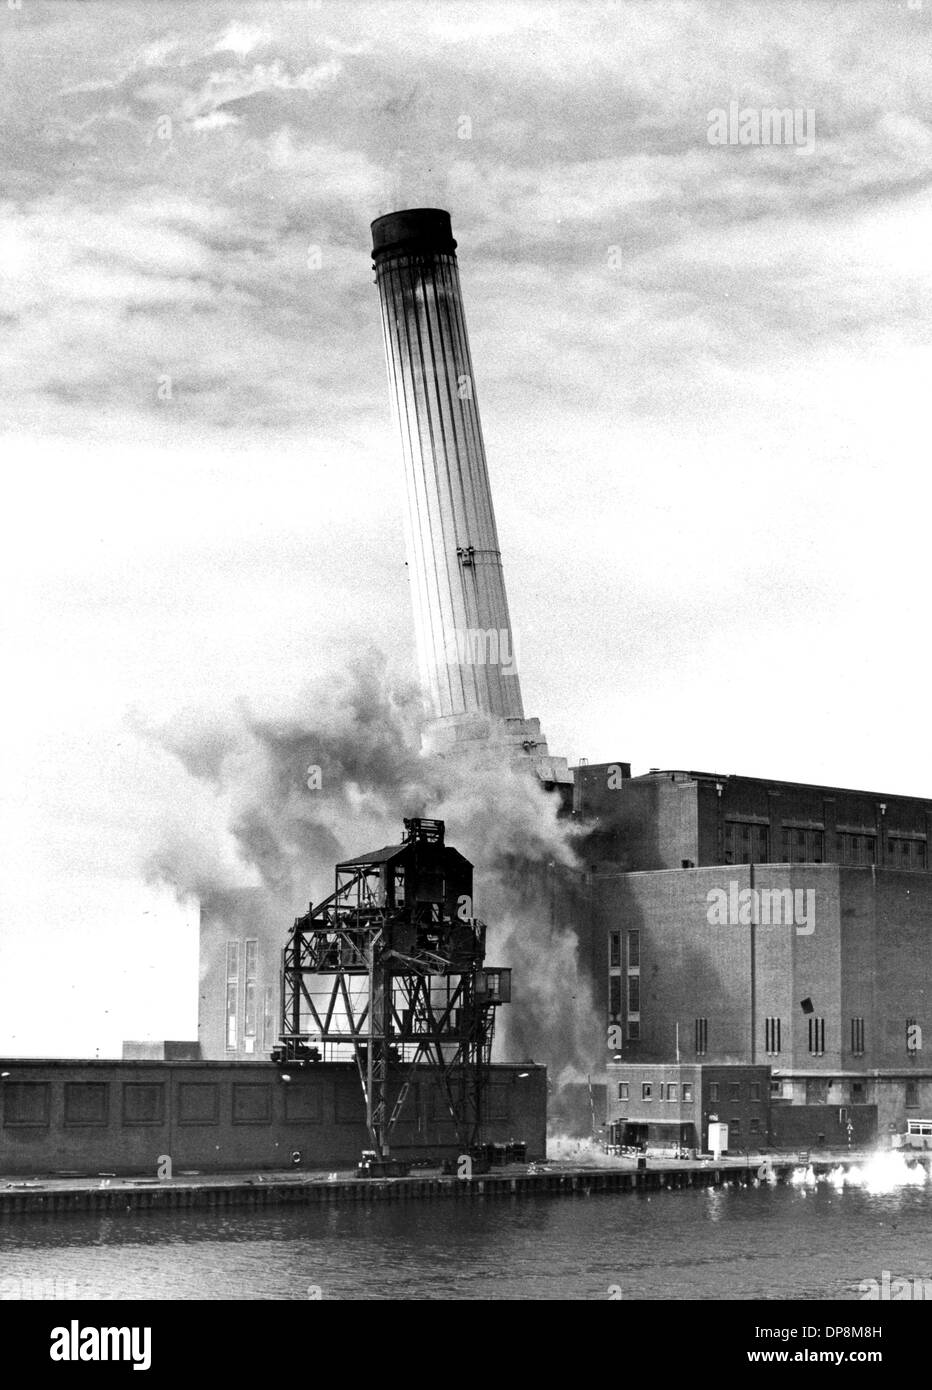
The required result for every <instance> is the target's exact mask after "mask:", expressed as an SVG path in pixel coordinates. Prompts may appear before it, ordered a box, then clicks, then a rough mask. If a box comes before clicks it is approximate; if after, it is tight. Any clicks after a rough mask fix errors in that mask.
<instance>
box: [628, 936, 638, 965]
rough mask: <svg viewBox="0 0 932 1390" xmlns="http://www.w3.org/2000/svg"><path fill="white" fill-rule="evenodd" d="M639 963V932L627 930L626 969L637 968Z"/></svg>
mask: <svg viewBox="0 0 932 1390" xmlns="http://www.w3.org/2000/svg"><path fill="white" fill-rule="evenodd" d="M640 965H641V933H640V932H639V931H629V932H628V969H629V970H638V969H639V968H640Z"/></svg>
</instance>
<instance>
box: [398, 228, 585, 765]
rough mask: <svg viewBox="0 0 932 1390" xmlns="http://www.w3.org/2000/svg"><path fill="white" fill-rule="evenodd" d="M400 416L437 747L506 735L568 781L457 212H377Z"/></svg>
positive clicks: (519, 752)
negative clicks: (528, 682) (479, 389)
mask: <svg viewBox="0 0 932 1390" xmlns="http://www.w3.org/2000/svg"><path fill="white" fill-rule="evenodd" d="M372 247H373V250H372V259H373V261H374V262H375V276H376V283H377V284H378V287H379V296H380V299H381V304H382V328H383V331H384V335H385V356H386V360H387V364H388V380H389V391H390V395H391V403H392V412H393V415H394V417H395V422H396V425H397V428H398V432H399V435H400V439H401V451H402V456H403V458H404V466H405V479H406V485H407V504H408V505H407V516H406V537H407V550H408V569H409V574H410V578H411V590H412V597H413V603H414V621H415V628H416V636H417V651H418V661H419V665H420V672H421V683H422V686H423V689H424V692H425V695H426V697H427V699H428V702H429V705H430V708H431V712H432V715H433V718H432V719H431V720H430V722H429V724H428V726H427V728H426V729H425V741H426V743H427V744H428V746H430V747H433V748H437V749H440V750H443V749H449V748H451V747H453V746H455V745H457V744H469V743H474V742H475V741H477V740H486V741H496V740H498V741H502V742H504V743H505V744H507V746H508V749H509V753H510V754H511V755H512V756H514V757H515V758H520V759H527V760H530V762H531V764H532V765H533V766H534V767H535V769H536V770H537V771H538V772H539V774H540V776H541V777H543V778H544V779H545V780H547V781H570V780H572V779H571V776H570V775H569V774H568V773H567V772H566V763H565V760H564V759H560V758H551V757H550V756H549V755H548V752H547V743H546V740H545V739H544V737H543V735H542V734H541V732H540V721H539V720H537V719H525V717H524V706H523V704H522V701H521V686H520V682H519V680H518V671H517V653H516V650H515V642H514V636H513V633H512V628H511V620H510V618H509V614H508V600H507V597H506V595H505V579H504V575H503V573H502V558H501V552H500V550H499V544H498V532H497V530H496V526H495V513H494V510H493V507H492V493H491V489H490V487H489V475H488V470H487V467H486V460H485V446H484V444H483V442H482V427H481V425H480V423H479V406H478V402H477V398H476V380H475V374H474V372H473V366H472V358H471V357H470V353H469V340H468V338H467V335H466V319H465V316H464V314H463V301H462V296H461V294H460V282H459V271H458V269H457V264H456V242H455V241H454V239H453V230H452V227H451V225H450V214H449V213H448V212H443V211H441V210H440V209H439V208H412V209H409V210H407V211H405V212H392V213H388V214H387V215H386V216H384V217H379V218H376V220H375V221H374V222H373V224H372Z"/></svg>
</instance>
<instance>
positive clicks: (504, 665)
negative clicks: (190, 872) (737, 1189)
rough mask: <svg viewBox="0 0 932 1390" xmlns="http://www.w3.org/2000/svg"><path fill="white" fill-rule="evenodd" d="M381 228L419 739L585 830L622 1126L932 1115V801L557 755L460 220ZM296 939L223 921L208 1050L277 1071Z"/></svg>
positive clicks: (229, 916) (739, 1130) (614, 1110)
mask: <svg viewBox="0 0 932 1390" xmlns="http://www.w3.org/2000/svg"><path fill="white" fill-rule="evenodd" d="M372 236H373V252H372V256H373V262H374V266H375V278H376V284H377V286H378V291H379V298H380V305H381V313H382V327H383V335H384V342H385V353H386V362H387V367H388V380H389V395H390V401H391V406H392V412H393V416H394V421H395V426H396V430H397V436H398V442H399V446H400V451H401V457H402V461H403V466H404V475H405V488H406V503H407V505H406V513H405V519H406V543H407V554H408V567H409V575H410V580H411V590H412V604H413V616H414V635H415V641H416V647H417V653H418V661H419V668H420V673H421V680H422V684H423V690H424V695H425V700H426V702H427V705H428V709H429V718H428V720H427V723H426V727H425V744H426V746H428V747H430V748H432V749H439V750H442V751H445V752H446V753H448V754H449V755H451V756H455V754H456V752H457V750H460V751H462V750H464V749H468V748H470V747H474V746H476V745H479V744H485V745H488V744H491V745H495V746H498V747H499V748H500V749H501V751H502V756H503V757H507V758H508V759H509V760H510V761H512V762H516V763H517V764H518V765H519V766H524V767H526V768H527V770H528V773H529V774H530V775H536V776H537V777H538V778H539V779H540V780H541V782H542V784H543V785H544V786H545V787H546V788H548V789H549V790H550V791H551V792H552V793H553V794H554V795H557V796H559V797H560V799H561V805H562V807H563V809H564V812H565V814H567V815H572V816H573V817H574V818H575V819H576V821H577V822H578V823H579V825H580V827H581V828H583V829H584V832H585V833H584V835H583V837H582V839H581V841H580V855H581V858H582V860H583V867H582V868H581V869H580V870H578V871H568V870H560V871H554V869H553V867H552V866H549V865H542V866H541V873H542V875H547V876H548V883H549V891H550V894H551V902H552V904H553V913H554V919H555V920H559V921H560V923H561V924H563V925H566V926H571V927H572V928H573V929H574V931H575V933H576V937H577V940H578V942H579V952H580V957H581V959H582V961H583V963H584V965H585V966H586V968H587V969H588V971H589V973H590V975H591V978H592V981H593V982H594V985H595V992H596V998H597V1006H596V1007H597V1008H598V1010H599V1013H600V1014H601V1015H602V1016H603V1017H604V1019H605V1023H606V1050H605V1052H604V1054H602V1055H600V1056H595V1057H593V1058H592V1059H591V1077H592V1082H593V1084H594V1087H595V1088H596V1089H597V1090H599V1091H600V1092H601V1088H603V1087H604V1095H605V1097H606V1104H605V1114H604V1119H605V1122H606V1126H607V1127H608V1131H609V1132H610V1134H611V1135H612V1137H613V1138H614V1139H615V1141H616V1142H626V1141H627V1142H636V1143H642V1142H644V1141H645V1140H647V1141H648V1142H651V1143H660V1144H670V1145H673V1146H682V1145H684V1144H686V1145H687V1146H689V1147H704V1146H705V1144H706V1142H707V1138H708V1125H709V1123H711V1122H719V1123H722V1122H724V1123H727V1124H728V1125H729V1126H730V1142H732V1143H733V1144H734V1145H735V1146H736V1147H741V1146H743V1145H746V1144H751V1145H758V1146H759V1145H764V1144H767V1143H770V1144H773V1145H782V1146H792V1145H798V1144H806V1145H809V1144H812V1145H815V1144H820V1143H825V1144H826V1145H829V1144H831V1145H836V1146H837V1145H839V1144H845V1143H848V1142H852V1143H863V1142H866V1141H867V1140H869V1139H874V1138H877V1137H882V1136H885V1135H889V1134H891V1133H893V1132H902V1131H905V1129H906V1127H907V1124H908V1123H909V1121H910V1120H912V1119H917V1118H919V1117H929V1116H932V1069H930V1067H929V1066H928V1064H924V1060H923V1059H924V1056H925V1054H924V1052H923V1046H922V1038H923V1030H926V1031H929V1030H932V1012H930V1008H929V987H930V982H932V878H930V876H929V867H930V865H929V848H928V847H929V835H930V823H932V801H925V800H920V799H917V798H907V797H899V796H893V795H887V794H878V793H871V792H857V791H849V790H845V789H840V788H833V787H818V786H807V785H802V784H797V783H787V782H779V781H772V780H767V779H756V778H750V777H740V776H734V775H728V776H722V775H717V774H712V773H699V772H688V771H666V772H661V771H657V770H653V771H651V772H650V773H648V774H646V775H643V776H637V777H632V776H631V768H630V764H628V763H624V762H617V763H605V764H600V765H598V766H590V765H587V764H581V765H580V766H579V767H576V768H574V769H572V770H570V769H568V768H567V764H566V761H565V760H564V759H562V758H559V757H555V756H554V755H552V754H551V753H550V751H549V749H548V747H547V742H546V739H545V738H544V736H543V735H542V734H541V732H540V722H539V720H536V719H527V718H525V715H524V707H523V702H522V696H521V689H520V682H519V678H518V672H517V665H516V661H515V649H514V640H513V634H512V628H511V619H510V616H509V610H508V603H507V597H506V593H505V583H504V575H503V568H502V561H501V553H500V547H499V540H498V534H497V529H496V524H495V517H494V509H493V505H492V494H491V487H490V483H489V475H488V468H487V463H486V457H485V449H484V444H483V439H482V430H481V425H480V421H479V410H478V394H477V386H476V379H475V374H474V369H473V363H472V359H471V355H470V350H469V343H468V338H467V333H466V325H465V315H464V310H463V303H462V295H461V290H460V282H459V272H458V268H457V261H456V254H455V252H456V242H455V240H454V238H453V233H452V226H451V222H450V217H449V214H448V213H446V212H444V211H442V210H440V209H431V208H426V209H425V208H421V209H413V210H406V211H401V212H397V213H391V214H389V215H387V216H385V217H380V218H378V219H377V220H376V221H375V222H374V223H373V225H372ZM281 944H282V943H281V934H280V931H279V928H278V925H277V923H276V920H275V915H274V913H273V912H270V910H269V903H268V901H267V900H266V899H265V898H263V895H262V894H261V893H257V894H256V895H255V896H254V897H253V898H252V900H251V902H249V901H247V899H245V898H244V899H242V900H241V901H240V902H238V903H233V902H231V903H229V904H227V905H226V907H225V908H224V907H223V906H222V905H221V907H220V910H217V906H216V905H211V904H207V905H205V911H204V915H203V919H202V981H203V983H202V1015H201V1030H200V1041H201V1048H202V1055H203V1056H204V1057H217V1058H220V1057H225V1058H227V1059H233V1058H236V1059H241V1060H245V1059H246V1058H247V1057H249V1056H253V1057H254V1058H256V1059H258V1058H259V1056H260V1055H267V1053H268V1043H269V1036H270V1029H269V1026H268V1025H269V1017H270V1015H269V1007H268V1000H269V998H270V993H271V991H272V989H273V987H274V982H275V980H276V979H277V971H278V955H277V952H278V950H279V949H280V946H281ZM502 964H504V965H507V962H503V963H502ZM930 1036H932V1031H930ZM729 1069H731V1071H730V1072H729ZM590 1094H591V1090H590Z"/></svg>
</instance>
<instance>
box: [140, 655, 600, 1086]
mask: <svg viewBox="0 0 932 1390" xmlns="http://www.w3.org/2000/svg"><path fill="white" fill-rule="evenodd" d="M422 717H423V710H422V705H421V698H420V695H419V693H418V691H417V690H416V689H415V688H414V687H413V686H410V685H403V684H400V683H398V682H397V681H396V680H394V679H393V678H392V677H391V676H390V674H389V672H388V668H387V662H386V660H385V658H384V656H382V655H381V653H379V652H377V651H374V650H373V651H369V652H366V653H364V654H363V655H361V656H359V657H358V658H357V659H355V660H354V661H353V662H351V663H350V664H349V665H348V666H347V668H346V669H345V670H343V671H342V672H340V673H339V674H337V675H336V676H332V677H328V679H327V680H326V681H322V682H320V683H319V684H317V685H315V686H312V687H310V688H308V689H307V690H305V691H303V692H302V693H301V694H300V696H299V697H298V698H297V699H296V700H295V702H294V705H293V707H291V708H283V709H279V710H278V711H277V712H275V713H273V714H270V713H268V712H267V711H262V712H257V711H255V710H254V709H252V708H250V707H249V706H248V705H247V704H245V703H243V702H240V703H238V704H237V705H235V706H234V707H233V708H231V710H230V711H229V712H228V713H227V714H225V715H224V716H223V717H220V718H218V717H217V716H215V715H214V716H209V717H208V716H206V715H204V714H202V713H198V712H196V711H185V712H183V713H182V714H179V715H178V716H177V717H176V718H174V719H172V720H171V721H169V722H168V723H165V724H159V725H156V724H153V723H151V722H150V721H147V720H146V719H145V718H143V717H142V716H140V715H138V714H137V715H135V716H134V719H133V722H134V725H135V728H136V730H137V732H138V733H140V734H141V735H142V736H144V737H145V738H147V739H148V740H150V741H152V742H154V743H156V744H157V745H158V746H159V747H160V748H161V749H163V750H164V751H166V752H167V753H169V754H170V755H171V756H172V757H173V758H174V759H176V760H177V761H178V762H179V763H180V764H181V765H182V767H183V768H184V770H185V772H186V774H187V776H188V777H189V778H190V779H192V780H193V781H194V782H195V783H197V784H199V786H200V788H201V790H204V789H206V790H207V792H208V793H209V795H208V797H207V799H206V802H205V801H204V800H203V799H202V801H201V805H202V806H204V805H205V804H206V808H207V809H206V811H204V810H202V811H201V813H200V815H199V818H198V821H197V823H196V824H194V825H185V824H182V823H180V822H179V820H178V819H177V818H172V817H168V818H167V819H166V823H165V826H164V828H163V830H162V832H161V834H160V836H159V838H158V840H157V843H156V844H155V845H154V847H153V848H151V850H149V851H148V853H147V854H146V856H145V864H144V870H145V873H146V876H147V877H148V878H149V879H150V880H158V881H163V882H168V883H170V884H171V885H172V886H173V887H174V889H175V891H176V892H177V893H178V894H179V895H180V896H187V895H190V894H196V895H197V896H198V898H200V899H201V901H202V902H204V901H207V902H208V903H211V904H222V903H223V901H224V900H225V899H226V898H229V900H230V901H232V900H233V898H234V897H235V895H236V893H237V891H238V890H242V889H243V888H248V887H253V888H261V889H263V890H265V891H264V893H263V895H262V896H263V899H264V901H266V902H269V901H271V902H274V903H277V904H279V905H280V909H281V938H282V942H283V943H284V939H285V936H286V934H287V930H288V927H289V926H290V924H291V921H292V920H293V918H294V917H295V915H296V914H297V913H298V912H299V911H302V910H304V907H305V906H306V903H307V902H308V900H315V901H319V900H320V899H321V898H323V897H325V896H326V895H327V894H329V893H330V892H331V891H332V887H333V866H334V864H335V863H336V862H337V861H339V860H341V859H346V858H349V857H350V856H351V855H352V854H355V853H358V852H360V851H365V850H371V849H376V848H379V847H381V846H382V845H386V844H395V843H397V842H398V841H399V840H400V838H401V835H402V832H403V826H402V820H403V818H404V817H405V816H418V815H424V816H431V817H436V818H438V819H441V820H443V821H445V822H446V833H447V841H448V843H450V844H452V845H454V846H455V847H456V848H458V849H459V850H460V851H461V853H463V854H465V856H466V857H467V858H468V859H470V860H471V861H472V863H473V864H474V866H475V886H474V897H475V911H476V914H477V915H478V916H480V917H481V918H482V919H483V920H484V921H485V922H487V923H488V928H489V931H488V937H487V960H488V962H489V964H492V965H501V966H511V967H512V968H513V970H514V976H513V1003H512V1004H511V1005H509V1006H506V1007H505V1008H503V1009H502V1010H501V1011H500V1015H499V1021H498V1041H497V1047H496V1052H497V1055H503V1056H507V1057H508V1058H509V1060H514V1061H524V1060H529V1059H533V1060H534V1061H536V1062H544V1063H546V1064H547V1065H548V1067H549V1069H550V1074H551V1077H552V1079H553V1081H554V1083H555V1085H556V1086H560V1085H562V1084H564V1083H566V1082H569V1081H580V1080H585V1077H586V1074H587V1071H588V1070H589V1069H590V1067H591V1061H592V1058H593V1057H597V1056H598V1055H599V1048H600V1045H601V1025H600V1021H599V1019H598V1018H597V1016H596V1011H595V1005H594V1000H593V995H592V989H591V985H590V983H589V981H588V979H587V978H586V977H585V973H584V971H583V970H582V969H581V966H580V960H579V942H578V940H577V937H576V934H575V931H574V929H573V926H572V925H571V924H570V921H569V920H565V918H569V919H571V918H572V916H573V914H572V912H570V911H566V913H565V916H564V907H565V905H566V902H567V885H568V884H570V885H571V884H572V883H573V881H574V870H575V869H577V867H578V862H577V858H576V853H575V849H574V838H575V835H576V834H577V833H578V832H576V831H575V829H574V827H573V826H572V824H571V823H570V822H568V821H566V820H560V819H558V815H557V810H558V806H557V798H556V797H554V796H551V795H548V794H547V793H546V792H545V791H544V790H543V789H542V788H541V786H540V784H539V783H538V782H537V779H536V778H534V777H533V776H529V775H528V774H527V772H522V771H520V770H515V769H512V768H510V767H509V766H507V765H506V764H504V763H503V762H502V760H501V758H500V757H498V756H496V755H495V753H494V751H492V750H487V751H484V752H480V753H476V754H474V755H473V754H470V755H462V754H458V755H457V756H456V757H447V758H444V757H440V756H438V755H425V754H423V753H422V752H421V748H420V727H421V722H422Z"/></svg>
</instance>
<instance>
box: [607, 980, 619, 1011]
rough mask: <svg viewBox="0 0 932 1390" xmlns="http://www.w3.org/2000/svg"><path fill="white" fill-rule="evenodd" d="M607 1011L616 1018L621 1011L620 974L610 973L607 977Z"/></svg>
mask: <svg viewBox="0 0 932 1390" xmlns="http://www.w3.org/2000/svg"><path fill="white" fill-rule="evenodd" d="M608 1013H609V1017H610V1018H617V1017H618V1015H619V1014H620V1013H621V976H620V975H610V976H609V979H608Z"/></svg>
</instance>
